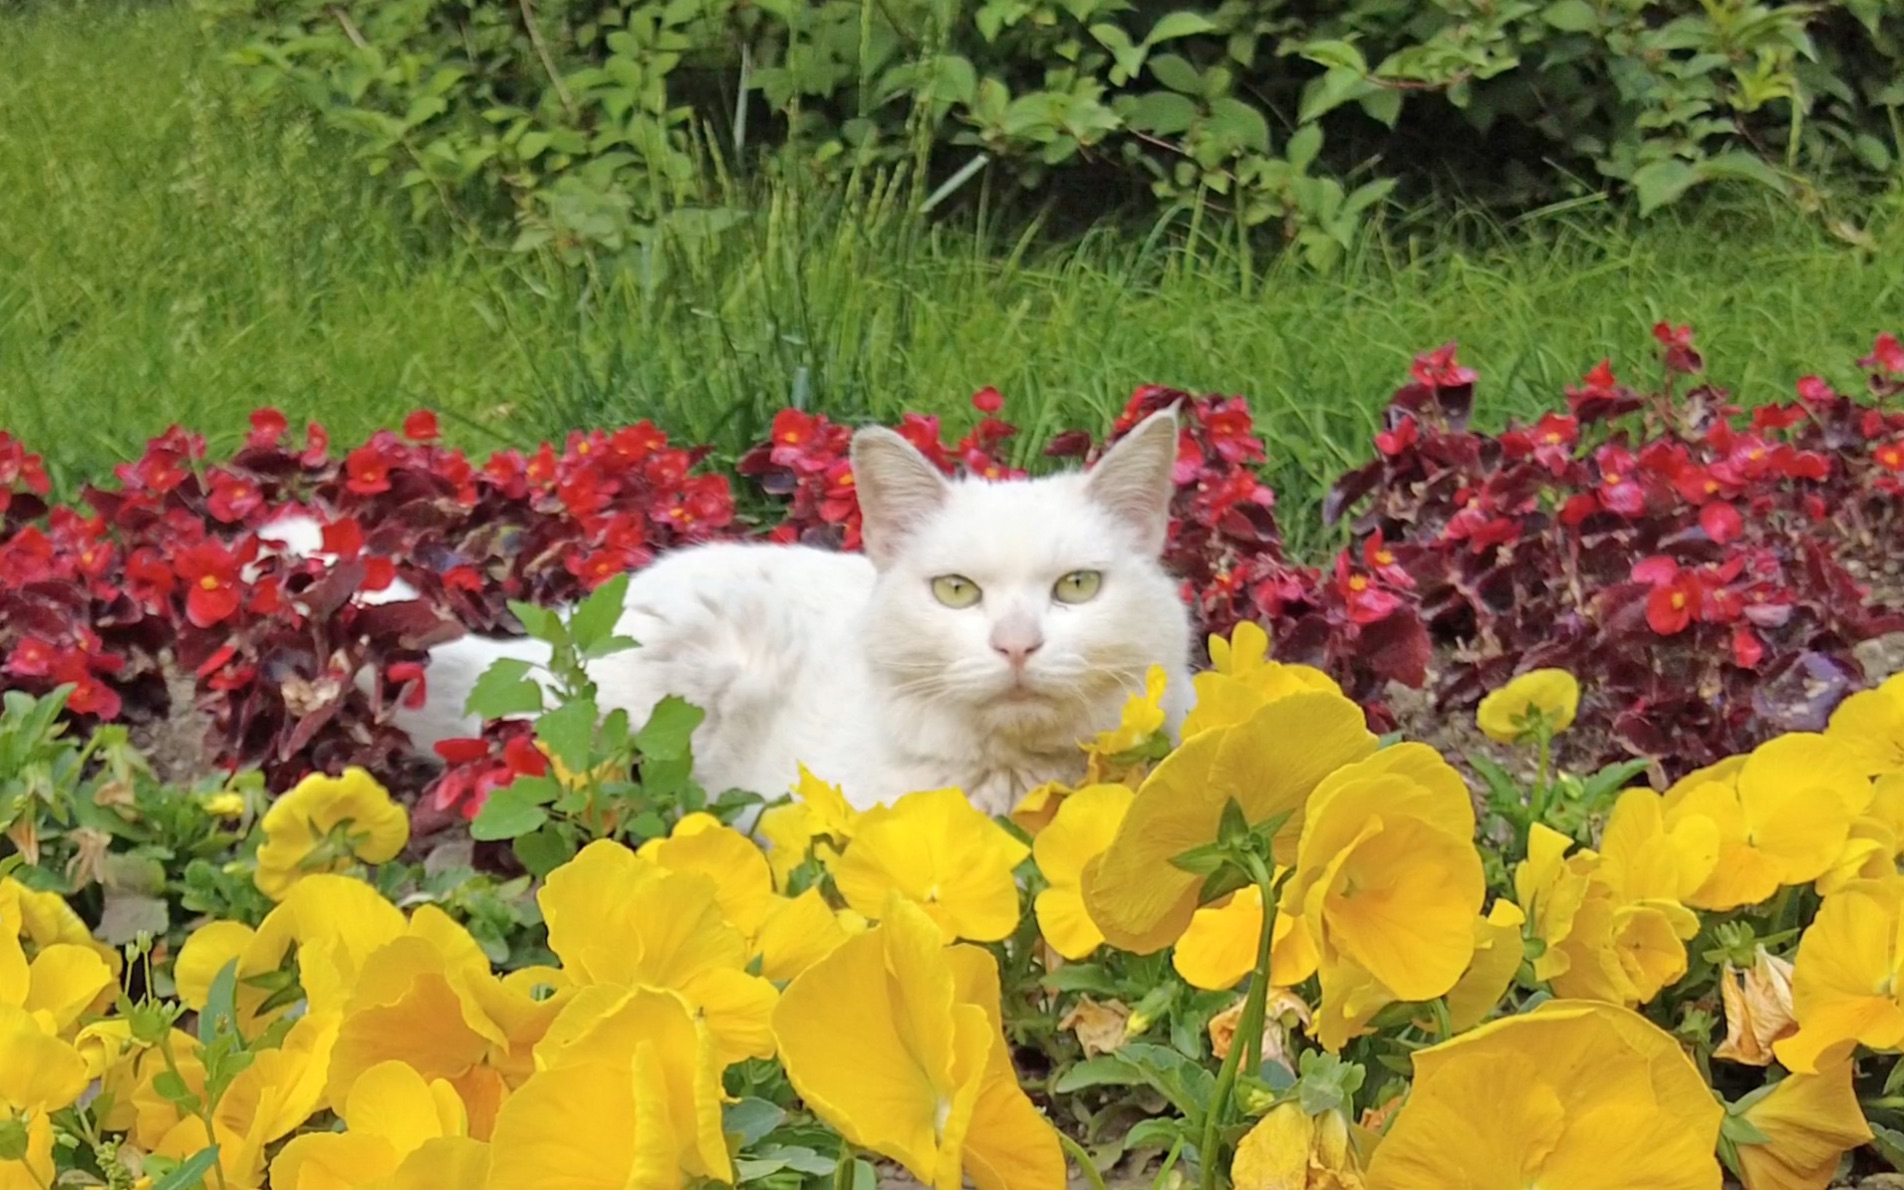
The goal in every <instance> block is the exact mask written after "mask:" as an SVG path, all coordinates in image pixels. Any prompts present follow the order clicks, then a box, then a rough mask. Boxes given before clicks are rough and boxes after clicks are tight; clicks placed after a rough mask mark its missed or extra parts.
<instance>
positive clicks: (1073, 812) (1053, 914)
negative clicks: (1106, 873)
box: [1031, 785, 1136, 961]
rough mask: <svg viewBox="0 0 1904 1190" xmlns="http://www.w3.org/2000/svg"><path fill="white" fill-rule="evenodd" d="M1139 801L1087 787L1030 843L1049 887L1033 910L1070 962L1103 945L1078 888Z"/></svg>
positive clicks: (1114, 790) (1122, 792) (1108, 788)
mask: <svg viewBox="0 0 1904 1190" xmlns="http://www.w3.org/2000/svg"><path fill="white" fill-rule="evenodd" d="M1135 796H1136V795H1135V794H1133V793H1132V792H1131V791H1130V790H1129V789H1127V788H1125V787H1124V786H1122V785H1087V786H1085V787H1084V788H1082V789H1080V790H1078V791H1077V792H1075V793H1073V794H1071V795H1070V796H1068V797H1066V798H1065V799H1064V803H1063V804H1062V805H1060V806H1059V807H1058V812H1057V814H1056V815H1055V816H1054V817H1053V818H1052V820H1051V824H1050V825H1049V826H1047V827H1046V828H1045V829H1044V830H1042V831H1039V832H1038V834H1037V835H1036V836H1035V837H1034V838H1033V839H1032V843H1031V854H1032V858H1033V859H1034V860H1036V861H1037V863H1038V870H1039V871H1040V872H1042V873H1044V877H1045V881H1046V884H1047V887H1046V888H1045V889H1044V890H1043V891H1042V892H1040V893H1039V894H1038V897H1037V900H1036V902H1035V904H1034V908H1035V911H1036V913H1037V914H1038V930H1039V932H1040V933H1042V934H1043V935H1044V938H1045V941H1046V942H1049V943H1050V944H1051V949H1053V950H1055V951H1057V952H1058V953H1059V954H1061V955H1063V956H1064V957H1065V958H1067V959H1071V960H1074V961H1075V960H1077V959H1082V958H1084V957H1085V956H1086V955H1088V954H1090V953H1091V952H1092V951H1094V950H1096V949H1097V948H1098V947H1099V946H1102V945H1103V944H1104V935H1103V934H1101V933H1099V932H1098V928H1097V925H1096V924H1095V923H1094V922H1092V920H1091V915H1090V914H1089V913H1087V912H1085V908H1084V890H1083V889H1082V888H1081V887H1080V885H1079V883H1078V882H1079V881H1080V880H1082V879H1083V876H1084V865H1085V864H1086V863H1088V862H1089V861H1090V860H1092V859H1093V858H1095V857H1096V856H1098V855H1100V854H1101V853H1102V852H1103V851H1104V849H1105V848H1106V847H1109V846H1110V845H1111V840H1112V839H1113V838H1114V837H1116V835H1117V827H1118V824H1119V823H1121V822H1123V821H1124V815H1125V814H1126V813H1127V812H1128V811H1129V810H1130V804H1131V799H1132V798H1133V797H1135Z"/></svg>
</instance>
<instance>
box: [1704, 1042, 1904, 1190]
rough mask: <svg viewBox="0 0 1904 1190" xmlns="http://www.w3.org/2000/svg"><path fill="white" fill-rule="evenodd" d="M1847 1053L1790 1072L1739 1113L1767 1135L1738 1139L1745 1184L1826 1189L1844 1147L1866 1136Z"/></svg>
mask: <svg viewBox="0 0 1904 1190" xmlns="http://www.w3.org/2000/svg"><path fill="white" fill-rule="evenodd" d="M1851 1076H1852V1065H1851V1059H1850V1057H1849V1056H1848V1055H1847V1056H1845V1057H1842V1058H1840V1059H1838V1060H1837V1061H1836V1062H1833V1063H1831V1064H1830V1065H1829V1066H1826V1067H1824V1068H1823V1069H1821V1070H1819V1072H1818V1073H1817V1074H1793V1075H1788V1076H1787V1077H1785V1078H1783V1079H1780V1080H1779V1081H1778V1083H1776V1084H1775V1085H1774V1086H1773V1087H1772V1089H1771V1091H1770V1092H1769V1093H1768V1094H1766V1095H1764V1096H1763V1097H1760V1098H1758V1099H1756V1100H1754V1101H1753V1102H1752V1103H1750V1104H1749V1105H1748V1106H1747V1107H1746V1108H1745V1110H1744V1111H1742V1112H1741V1113H1739V1114H1740V1115H1742V1116H1743V1117H1744V1118H1745V1120H1746V1121H1747V1122H1748V1123H1750V1124H1751V1125H1752V1126H1753V1127H1754V1128H1756V1129H1757V1130H1758V1131H1759V1133H1760V1135H1762V1136H1764V1137H1765V1142H1764V1143H1763V1144H1740V1145H1739V1146H1738V1149H1737V1153H1738V1161H1739V1179H1740V1180H1741V1181H1743V1182H1744V1183H1745V1190H1825V1187H1827V1186H1829V1185H1831V1182H1832V1179H1833V1177H1835V1176H1836V1175H1837V1172H1838V1161H1839V1159H1840V1158H1841V1157H1843V1156H1844V1154H1845V1153H1847V1152H1849V1151H1850V1150H1852V1149H1855V1148H1857V1147H1858V1146H1860V1145H1863V1144H1865V1143H1867V1142H1868V1141H1870V1139H1871V1127H1870V1125H1869V1124H1867V1123H1866V1122H1865V1119H1864V1108H1863V1107H1862V1106H1861V1105H1860V1104H1859V1103H1858V1093H1857V1091H1856V1090H1855V1089H1854V1088H1853V1087H1852V1085H1851Z"/></svg>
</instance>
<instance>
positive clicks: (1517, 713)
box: [1475, 669, 1580, 744]
mask: <svg viewBox="0 0 1904 1190" xmlns="http://www.w3.org/2000/svg"><path fill="white" fill-rule="evenodd" d="M1579 709H1580V683H1579V682H1577V681H1575V680H1574V676H1573V675H1572V674H1570V673H1568V672H1567V671H1566V670H1564V669H1536V670H1531V671H1529V672H1528V673H1524V674H1521V675H1520V676H1519V677H1517V678H1515V679H1514V680H1513V681H1511V682H1509V683H1508V684H1507V685H1505V686H1503V687H1501V688H1500V689H1499V690H1496V691H1494V692H1492V693H1491V694H1489V695H1488V696H1487V697H1486V698H1484V699H1482V700H1481V705H1480V707H1479V708H1478V709H1477V710H1476V711H1475V722H1476V724H1477V725H1478V726H1479V727H1480V728H1481V731H1482V733H1483V734H1485V735H1486V736H1487V737H1488V738H1489V739H1491V740H1493V741H1495V742H1496V743H1501V744H1513V743H1518V742H1519V741H1521V740H1522V739H1525V738H1530V737H1532V735H1533V734H1534V730H1535V729H1534V727H1533V724H1534V723H1535V722H1537V721H1538V722H1542V723H1544V724H1545V725H1546V727H1547V729H1548V730H1550V731H1551V732H1553V733H1554V734H1556V735H1558V734H1559V733H1560V732H1563V731H1565V730H1567V729H1568V728H1569V727H1572V726H1573V717H1574V713H1575V712H1576V711H1578V710H1579Z"/></svg>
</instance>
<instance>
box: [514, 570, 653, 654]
mask: <svg viewBox="0 0 1904 1190" xmlns="http://www.w3.org/2000/svg"><path fill="white" fill-rule="evenodd" d="M627 598H628V576H627V575H625V574H618V575H616V576H615V577H614V578H611V579H609V580H608V581H607V582H605V583H603V584H602V585H601V586H599V587H597V588H595V590H594V591H592V592H590V593H589V596H588V598H587V599H584V600H582V605H581V606H580V607H578V608H576V609H575V614H574V615H572V616H570V617H569V640H570V641H572V642H574V644H575V647H576V648H578V649H580V650H582V651H583V652H584V653H586V652H587V651H588V650H589V648H590V647H591V646H593V645H595V644H596V643H597V642H599V641H604V640H607V639H608V638H609V637H611V636H613V635H615V626H616V625H617V624H619V623H621V616H622V610H623V608H624V607H625V606H626V604H627ZM524 623H525V625H526V624H527V621H524Z"/></svg>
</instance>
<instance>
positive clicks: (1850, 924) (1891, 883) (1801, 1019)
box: [1773, 877, 1904, 1074]
mask: <svg viewBox="0 0 1904 1190" xmlns="http://www.w3.org/2000/svg"><path fill="white" fill-rule="evenodd" d="M1900 930H1904V877H1892V878H1891V879H1888V880H1859V881H1855V882H1853V883H1851V884H1848V885H1846V886H1845V887H1844V888H1842V889H1840V890H1839V891H1837V892H1835V893H1833V894H1832V895H1830V896H1828V897H1826V898H1825V900H1824V904H1822V905H1820V906H1819V908H1818V916H1816V917H1814V918H1813V919H1812V923H1811V925H1810V926H1808V927H1807V928H1806V930H1805V932H1804V934H1803V935H1801V936H1800V938H1799V940H1798V962H1797V964H1796V965H1795V966H1794V968H1793V971H1792V1015H1793V1016H1794V1017H1795V1018H1796V1019H1797V1021H1798V1032H1796V1033H1795V1034H1793V1035H1792V1036H1790V1037H1786V1038H1784V1039H1782V1040H1780V1041H1778V1042H1777V1043H1775V1044H1774V1046H1773V1052H1774V1053H1776V1054H1777V1055H1778V1060H1779V1061H1780V1062H1782V1063H1784V1064H1785V1067H1786V1069H1788V1070H1791V1071H1793V1072H1794V1073H1797V1074H1816V1073H1817V1072H1818V1071H1819V1070H1820V1069H1821V1068H1822V1067H1824V1066H1828V1065H1830V1064H1831V1063H1832V1062H1833V1061H1835V1060H1836V1059H1837V1058H1838V1057H1840V1056H1842V1055H1843V1054H1845V1053H1848V1052H1849V1051H1850V1050H1851V1048H1852V1046H1853V1045H1854V1043H1860V1042H1861V1043H1863V1044H1864V1045H1868V1046H1870V1047H1871V1048H1872V1049H1875V1050H1895V1049H1898V1048H1899V1047H1900V1046H1904V946H1900V943H1899V934H1900Z"/></svg>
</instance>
